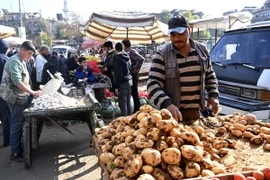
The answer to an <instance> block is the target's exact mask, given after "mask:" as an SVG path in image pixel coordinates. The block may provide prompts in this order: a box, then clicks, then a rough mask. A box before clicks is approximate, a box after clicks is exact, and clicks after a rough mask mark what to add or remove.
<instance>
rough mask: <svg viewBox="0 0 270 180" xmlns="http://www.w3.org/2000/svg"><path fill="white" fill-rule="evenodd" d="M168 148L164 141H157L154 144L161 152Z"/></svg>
mask: <svg viewBox="0 0 270 180" xmlns="http://www.w3.org/2000/svg"><path fill="white" fill-rule="evenodd" d="M167 148H169V146H168V144H167V143H166V142H165V141H158V142H157V144H156V149H157V150H159V151H160V152H162V151H163V150H165V149H167Z"/></svg>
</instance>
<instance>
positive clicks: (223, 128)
mask: <svg viewBox="0 0 270 180" xmlns="http://www.w3.org/2000/svg"><path fill="white" fill-rule="evenodd" d="M218 132H219V133H222V134H224V133H225V132H226V129H225V127H220V128H218Z"/></svg>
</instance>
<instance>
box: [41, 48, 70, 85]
mask: <svg viewBox="0 0 270 180" xmlns="http://www.w3.org/2000/svg"><path fill="white" fill-rule="evenodd" d="M47 70H49V71H50V73H51V74H55V73H56V72H60V73H61V74H62V77H63V78H64V82H65V83H66V84H68V83H69V82H68V67H67V65H66V64H65V63H64V61H63V60H62V59H59V57H58V55H57V53H54V52H53V53H52V55H51V57H50V59H49V60H48V62H47V63H46V64H45V65H44V67H43V71H42V84H43V85H44V84H46V83H47V82H48V81H50V79H51V77H50V75H49V73H48V72H47Z"/></svg>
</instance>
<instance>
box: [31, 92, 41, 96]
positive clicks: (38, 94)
mask: <svg viewBox="0 0 270 180" xmlns="http://www.w3.org/2000/svg"><path fill="white" fill-rule="evenodd" d="M32 95H33V96H34V97H38V96H41V95H42V91H33V93H32Z"/></svg>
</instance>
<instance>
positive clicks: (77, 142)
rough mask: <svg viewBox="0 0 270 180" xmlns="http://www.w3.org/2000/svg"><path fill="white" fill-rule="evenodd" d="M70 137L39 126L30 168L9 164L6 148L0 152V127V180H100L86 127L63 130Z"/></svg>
mask: <svg viewBox="0 0 270 180" xmlns="http://www.w3.org/2000/svg"><path fill="white" fill-rule="evenodd" d="M67 127H68V128H69V129H70V130H71V131H72V132H73V134H74V136H73V135H71V134H69V133H68V132H66V131H64V130H62V129H60V128H58V127H56V126H49V127H47V126H46V125H44V126H43V130H42V133H41V137H40V141H39V142H40V146H39V149H37V150H35V151H34V152H33V155H32V159H33V162H32V167H31V168H30V169H28V170H27V169H25V167H24V163H18V162H14V161H10V160H9V156H10V147H7V148H3V147H2V144H3V134H2V125H0V128H1V133H0V145H1V147H0V179H1V180H75V179H76V180H77V179H79V180H86V179H87V180H100V179H101V175H100V174H101V169H100V168H99V166H98V164H97V157H96V155H95V152H94V150H93V149H92V148H89V146H88V145H89V141H90V139H91V133H90V131H89V128H88V126H87V124H86V123H78V124H75V125H68V126H67Z"/></svg>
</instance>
